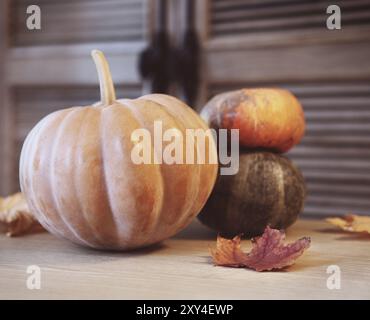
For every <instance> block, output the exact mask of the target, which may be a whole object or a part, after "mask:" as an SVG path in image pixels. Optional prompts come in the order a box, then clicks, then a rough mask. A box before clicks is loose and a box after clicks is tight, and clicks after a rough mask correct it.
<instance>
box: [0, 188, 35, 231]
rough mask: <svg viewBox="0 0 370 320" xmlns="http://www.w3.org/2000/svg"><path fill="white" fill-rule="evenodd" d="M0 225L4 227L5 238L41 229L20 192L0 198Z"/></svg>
mask: <svg viewBox="0 0 370 320" xmlns="http://www.w3.org/2000/svg"><path fill="white" fill-rule="evenodd" d="M0 225H3V226H5V230H6V234H7V236H16V235H22V234H24V233H27V232H30V231H36V230H41V229H42V227H41V225H40V224H39V223H38V221H37V220H36V218H35V217H34V216H33V214H32V213H31V212H30V210H29V208H28V205H27V203H26V200H25V199H24V197H23V195H22V193H20V192H19V193H16V194H14V195H11V196H9V197H6V198H1V197H0Z"/></svg>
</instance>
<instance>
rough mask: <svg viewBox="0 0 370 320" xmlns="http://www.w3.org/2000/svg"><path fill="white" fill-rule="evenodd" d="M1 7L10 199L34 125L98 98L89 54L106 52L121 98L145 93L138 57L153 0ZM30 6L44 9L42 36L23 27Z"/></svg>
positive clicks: (4, 187)
mask: <svg viewBox="0 0 370 320" xmlns="http://www.w3.org/2000/svg"><path fill="white" fill-rule="evenodd" d="M1 2H2V4H1V5H2V6H3V7H4V8H3V9H4V10H6V11H3V12H2V13H0V15H1V20H2V21H3V22H4V23H3V24H4V28H3V29H4V30H3V34H1V35H2V36H4V37H6V38H7V41H6V42H7V43H8V46H7V48H6V58H5V61H4V65H6V73H5V75H4V78H3V81H4V83H5V86H6V90H5V91H6V92H4V95H6V99H4V102H3V105H2V106H1V107H0V113H1V123H2V124H1V125H2V129H3V130H2V135H1V138H0V139H1V141H0V142H1V147H0V150H1V154H0V155H1V159H2V162H1V164H0V169H1V172H2V175H1V176H2V180H1V183H0V192H1V193H2V194H4V195H5V194H8V193H10V192H14V191H17V190H18V189H19V184H18V159H19V153H20V148H21V146H22V143H23V141H24V138H25V136H26V134H27V133H28V131H29V130H30V129H31V128H32V127H33V126H34V125H35V123H36V122H38V121H39V120H40V119H41V118H42V117H43V116H45V115H46V114H48V113H50V112H52V111H54V110H57V109H60V108H65V107H69V106H73V105H86V104H91V103H94V102H96V101H97V100H98V99H99V88H98V79H97V74H96V71H95V67H94V63H93V61H92V59H91V57H90V51H91V50H92V49H95V48H98V49H100V50H103V51H104V52H105V54H106V56H107V58H108V59H109V62H110V65H111V70H112V74H113V80H114V81H115V84H116V90H117V96H118V97H127V98H131V97H136V96H139V95H140V94H141V91H142V83H141V79H140V77H139V75H138V72H137V59H138V55H139V53H140V52H141V51H142V50H143V48H144V47H145V46H146V45H147V43H148V35H149V32H150V29H151V23H150V21H151V18H152V17H151V12H152V10H151V6H152V1H148V0H125V1H121V0H105V1H100V0H89V1H87V0H63V1H60V0H37V1H31V0H12V1H1ZM31 4H36V5H39V6H40V8H41V18H42V24H41V30H32V31H30V30H28V29H27V28H26V16H27V15H26V7H27V6H28V5H31ZM5 20H6V21H5ZM0 30H1V29H0ZM2 42H3V40H2Z"/></svg>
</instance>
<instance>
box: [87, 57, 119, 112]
mask: <svg viewBox="0 0 370 320" xmlns="http://www.w3.org/2000/svg"><path fill="white" fill-rule="evenodd" d="M91 56H92V58H93V59H94V62H95V65H96V70H97V71H98V77H99V83H100V99H101V102H102V104H103V105H106V106H109V105H111V104H112V103H113V102H114V101H115V100H116V93H115V91H114V85H113V81H112V76H111V73H110V69H109V64H108V62H107V59H105V56H104V54H103V52H101V51H99V50H93V51H91Z"/></svg>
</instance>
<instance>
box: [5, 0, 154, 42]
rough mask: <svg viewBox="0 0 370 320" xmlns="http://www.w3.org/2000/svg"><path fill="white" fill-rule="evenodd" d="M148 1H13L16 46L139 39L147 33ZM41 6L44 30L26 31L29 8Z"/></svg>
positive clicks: (13, 32) (14, 40)
mask: <svg viewBox="0 0 370 320" xmlns="http://www.w3.org/2000/svg"><path fill="white" fill-rule="evenodd" d="M144 2H145V0H125V1H121V0H104V1H101V0H63V1H60V0H38V1H30V0H13V1H11V5H12V6H11V11H10V12H11V14H12V18H11V19H10V21H11V29H12V32H11V34H12V36H13V38H12V40H13V45H15V46H29V45H47V44H64V43H84V42H112V41H140V40H143V39H144V36H145V28H146V26H145V21H146V20H147V19H146V6H145V3H144ZM31 4H36V5H39V6H40V8H41V17H42V25H41V30H27V28H26V17H27V15H26V7H27V6H28V5H31Z"/></svg>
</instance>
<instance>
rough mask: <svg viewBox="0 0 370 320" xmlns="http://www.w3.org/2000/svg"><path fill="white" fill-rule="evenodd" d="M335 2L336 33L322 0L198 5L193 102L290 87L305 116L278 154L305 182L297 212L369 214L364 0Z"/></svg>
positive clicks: (369, 52)
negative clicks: (299, 134)
mask: <svg viewBox="0 0 370 320" xmlns="http://www.w3.org/2000/svg"><path fill="white" fill-rule="evenodd" d="M335 3H336V4H337V5H339V6H340V7H341V11H342V29H341V30H328V29H327V28H326V18H327V14H326V8H327V6H328V5H329V4H331V3H330V2H328V1H283V0H258V1H257V0H244V1H240V0H212V1H204V2H202V3H198V30H199V33H200V35H201V39H202V46H203V51H204V57H203V60H204V70H203V71H202V75H203V82H202V92H203V95H202V99H201V101H200V104H199V105H200V106H201V105H202V104H203V103H204V102H205V100H206V99H208V98H210V97H211V96H213V95H215V94H217V93H219V92H222V91H226V90H233V89H236V88H241V87H256V86H280V87H285V88H288V89H290V90H292V91H293V93H294V94H295V95H296V96H297V97H298V98H299V99H300V101H301V102H302V104H303V107H304V110H305V115H306V120H307V132H306V135H305V137H304V139H303V141H302V142H301V144H300V145H299V146H296V147H295V148H294V149H293V150H291V151H290V152H289V153H288V156H289V157H290V158H292V159H293V160H294V162H295V163H296V164H297V165H298V166H299V167H300V168H301V170H302V171H303V174H304V176H305V179H306V181H307V186H308V191H309V195H308V199H307V202H306V207H305V214H307V215H336V214H345V213H348V212H353V213H359V214H370V63H369V57H370V41H369V40H370V1H368V0H353V1H336V2H335Z"/></svg>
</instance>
